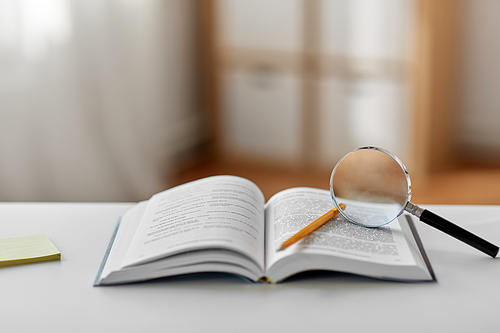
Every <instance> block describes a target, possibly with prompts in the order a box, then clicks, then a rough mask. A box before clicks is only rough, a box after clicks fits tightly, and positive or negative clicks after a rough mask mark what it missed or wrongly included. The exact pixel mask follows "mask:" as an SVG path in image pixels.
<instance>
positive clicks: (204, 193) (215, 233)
mask: <svg viewBox="0 0 500 333" xmlns="http://www.w3.org/2000/svg"><path fill="white" fill-rule="evenodd" d="M208 248H224V249H229V250H234V251H237V252H240V253H242V254H245V255H246V256H248V257H250V258H251V259H253V260H254V261H255V262H257V263H258V264H259V265H260V266H261V267H263V263H264V195H263V194H262V192H261V191H260V189H259V188H258V187H257V186H256V185H255V184H254V183H252V182H251V181H249V180H247V179H244V178H240V177H235V176H214V177H209V178H204V179H200V180H197V181H194V182H191V183H187V184H184V185H180V186H177V187H175V188H172V189H170V190H167V191H164V192H161V193H158V194H156V195H154V196H153V197H151V199H149V201H148V204H147V207H146V210H145V212H144V215H143V217H142V219H141V222H140V224H139V227H138V228H137V231H136V233H135V236H134V238H133V240H132V243H131V246H130V248H129V250H128V252H127V255H126V257H125V259H124V263H123V266H131V265H135V264H139V263H144V262H147V261H152V260H155V259H158V258H162V257H166V256H168V255H173V254H176V253H180V252H183V251H191V250H199V249H208Z"/></svg>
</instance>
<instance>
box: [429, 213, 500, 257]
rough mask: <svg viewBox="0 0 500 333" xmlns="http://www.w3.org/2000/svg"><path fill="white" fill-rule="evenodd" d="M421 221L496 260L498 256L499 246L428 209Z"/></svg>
mask: <svg viewBox="0 0 500 333" xmlns="http://www.w3.org/2000/svg"><path fill="white" fill-rule="evenodd" d="M420 221H422V222H424V223H426V224H428V225H430V226H432V227H434V228H436V229H438V230H441V231H442V232H445V233H447V234H448V235H450V236H452V237H455V238H456V239H459V240H461V241H462V242H464V243H466V244H469V245H470V246H472V247H475V248H476V249H478V250H479V251H482V252H484V253H486V254H487V255H489V256H492V257H493V258H495V257H496V256H497V254H498V246H496V245H494V244H491V243H490V242H488V241H486V240H484V239H482V238H481V237H478V236H476V235H474V234H473V233H471V232H469V231H467V230H465V229H462V228H461V227H459V226H458V225H456V224H454V223H451V222H450V221H448V220H446V219H444V218H442V217H441V216H439V215H436V214H434V213H432V212H430V211H428V210H427V209H424V211H423V212H422V214H421V215H420Z"/></svg>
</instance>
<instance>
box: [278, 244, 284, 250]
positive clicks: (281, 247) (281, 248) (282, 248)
mask: <svg viewBox="0 0 500 333" xmlns="http://www.w3.org/2000/svg"><path fill="white" fill-rule="evenodd" d="M284 249H286V246H285V245H284V244H283V245H281V246H280V248H279V249H278V251H283V250H284Z"/></svg>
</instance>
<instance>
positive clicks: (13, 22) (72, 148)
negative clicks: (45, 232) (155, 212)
mask: <svg viewBox="0 0 500 333" xmlns="http://www.w3.org/2000/svg"><path fill="white" fill-rule="evenodd" d="M195 21H196V2H195V1H185V0H176V1H173V0H169V1H159V0H158V1H153V0H147V1H136V0H126V1H125V0H122V1H104V0H74V1H69V0H43V1H40V0H12V1H11V0H0V201H54V200H55V201H129V200H131V201H137V200H142V199H147V198H148V197H149V196H151V195H152V194H154V193H155V192H157V191H160V190H162V189H164V188H166V187H167V186H168V177H169V174H170V172H171V169H172V165H173V158H174V157H175V156H176V154H178V153H179V152H181V151H182V150H183V149H189V148H190V147H192V146H193V145H195V144H196V142H198V141H199V140H201V135H200V134H199V133H201V131H200V117H199V107H198V88H197V84H196V82H197V80H196V74H197V67H196V65H197V59H196V24H195V23H196V22H195Z"/></svg>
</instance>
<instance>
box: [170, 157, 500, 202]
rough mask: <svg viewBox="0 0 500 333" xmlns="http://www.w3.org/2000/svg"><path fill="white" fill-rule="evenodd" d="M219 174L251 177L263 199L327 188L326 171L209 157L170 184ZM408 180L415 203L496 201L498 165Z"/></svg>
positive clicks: (499, 198) (499, 187)
mask: <svg viewBox="0 0 500 333" xmlns="http://www.w3.org/2000/svg"><path fill="white" fill-rule="evenodd" d="M221 174H222V175H237V176H242V177H245V178H248V179H250V180H252V181H253V182H254V183H256V184H257V185H258V186H259V187H260V188H261V190H262V192H263V193H264V196H265V197H266V200H267V199H269V198H270V197H271V196H272V195H273V194H275V193H276V192H278V191H280V190H283V189H286V188H290V187H296V186H308V187H316V188H323V189H328V187H329V179H330V171H328V172H319V171H306V170H302V171H301V170H284V169H281V168H274V167H269V166H256V165H252V166H249V165H243V164H235V163H226V162H220V161H212V162H205V163H202V164H199V165H196V166H192V167H189V168H186V169H185V170H182V171H181V172H179V173H178V175H177V176H176V177H175V181H174V184H173V185H179V184H183V183H186V182H188V181H192V180H196V179H199V178H203V177H207V176H213V175H221ZM412 181H413V183H412V192H413V194H412V202H413V203H415V204H461V205H465V204H474V205H500V170H499V169H488V168H469V169H463V170H457V171H453V172H448V173H446V174H437V175H434V176H432V177H431V178H430V179H428V180H427V181H425V182H416V181H415V180H412Z"/></svg>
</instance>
